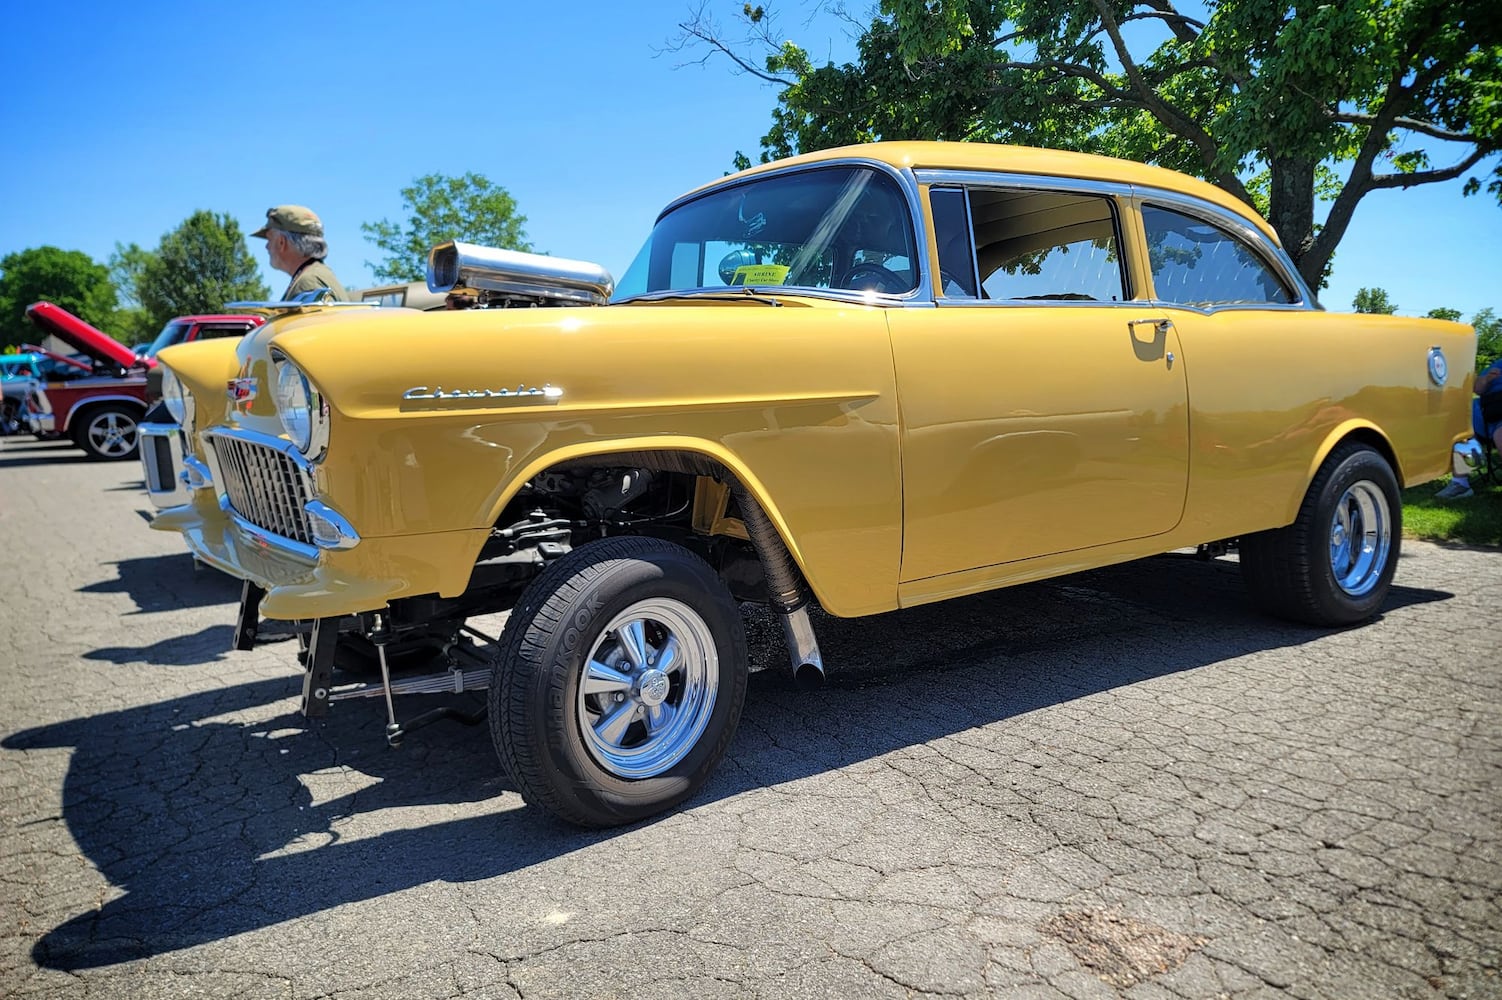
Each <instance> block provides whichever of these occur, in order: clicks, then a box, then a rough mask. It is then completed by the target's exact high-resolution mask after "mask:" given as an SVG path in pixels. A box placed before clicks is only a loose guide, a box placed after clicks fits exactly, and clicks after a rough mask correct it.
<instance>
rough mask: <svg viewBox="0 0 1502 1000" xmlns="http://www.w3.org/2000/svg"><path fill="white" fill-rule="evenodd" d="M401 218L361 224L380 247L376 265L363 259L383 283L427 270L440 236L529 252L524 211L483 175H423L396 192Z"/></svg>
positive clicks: (408, 278)
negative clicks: (403, 213)
mask: <svg viewBox="0 0 1502 1000" xmlns="http://www.w3.org/2000/svg"><path fill="white" fill-rule="evenodd" d="M401 195H402V203H403V205H405V206H406V209H407V221H406V223H405V224H398V223H395V222H392V221H390V220H389V219H381V220H380V221H379V222H365V223H361V225H360V231H361V232H363V233H364V234H365V238H366V239H367V240H369V241H370V242H372V243H374V244H375V245H376V246H377V247H379V248H380V249H381V250H383V251H385V254H386V257H385V259H384V260H382V261H381V262H380V263H378V264H374V263H371V262H370V261H366V262H365V263H366V264H367V265H368V266H369V267H370V268H371V272H372V273H373V274H374V275H375V276H376V277H377V278H378V279H381V280H383V281H417V280H418V279H420V278H421V277H422V276H423V274H424V273H425V272H426V270H427V266H428V251H429V250H431V249H432V248H433V247H434V246H436V245H437V244H439V243H443V242H445V241H446V240H463V241H465V242H467V243H479V244H482V245H484V246H491V247H503V248H505V249H508V250H521V251H524V252H530V251H531V250H532V244H531V243H528V242H527V233H526V230H525V229H524V226H525V225H526V222H527V217H526V216H525V215H518V214H517V212H516V201H515V199H513V198H512V197H511V195H510V194H508V193H507V192H506V189H505V188H503V187H501V186H500V185H498V184H493V183H491V181H490V180H489V179H488V178H487V177H485V176H484V175H483V174H476V173H467V174H465V175H464V176H463V177H447V176H445V175H443V174H428V175H426V176H424V177H419V178H417V179H416V180H414V181H413V182H412V185H411V186H410V187H404V188H402V191H401Z"/></svg>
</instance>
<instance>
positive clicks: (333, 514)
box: [303, 500, 360, 549]
mask: <svg viewBox="0 0 1502 1000" xmlns="http://www.w3.org/2000/svg"><path fill="white" fill-rule="evenodd" d="M303 510H305V511H307V512H308V514H309V516H311V517H316V518H318V519H319V520H321V521H325V522H327V523H328V525H329V526H330V527H331V528H333V529H334V532H335V533H336V534H337V535H338V536H339V538H338V540H337V541H335V542H333V543H331V544H328V545H325V544H324V543H323V541H322V540H320V539H319V537H318V533H317V532H316V531H315V532H314V533H313V544H315V545H317V546H318V547H319V548H320V549H352V548H354V547H355V546H356V545H359V544H360V533H359V532H358V531H356V530H355V528H354V525H352V524H350V523H349V521H348V520H346V519H345V517H344V515H343V514H341V513H339V512H338V511H337V510H335V509H334V508H332V507H330V506H329V505H328V504H326V503H324V502H323V501H322V500H309V501H308V502H307V503H305V504H303Z"/></svg>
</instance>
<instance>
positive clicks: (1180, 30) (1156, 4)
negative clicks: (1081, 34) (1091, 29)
mask: <svg viewBox="0 0 1502 1000" xmlns="http://www.w3.org/2000/svg"><path fill="white" fill-rule="evenodd" d="M1146 3H1147V6H1149V7H1151V8H1152V10H1151V11H1137V12H1136V13H1132V14H1128V15H1127V16H1126V17H1124V18H1122V19H1121V23H1122V24H1126V23H1127V22H1128V21H1141V20H1143V19H1144V18H1153V19H1154V20H1158V21H1162V22H1163V23H1164V24H1166V25H1168V27H1169V29H1170V30H1171V31H1173V34H1174V37H1175V38H1177V39H1178V40H1179V41H1181V42H1192V41H1194V40H1195V39H1196V38H1198V37H1199V33H1200V32H1201V31H1204V30H1205V22H1204V21H1197V20H1195V19H1194V18H1192V17H1187V16H1185V15H1183V14H1180V13H1179V12H1178V11H1176V10H1174V9H1173V4H1172V3H1171V2H1170V0H1146Z"/></svg>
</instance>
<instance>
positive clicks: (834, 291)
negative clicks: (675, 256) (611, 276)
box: [614, 156, 934, 306]
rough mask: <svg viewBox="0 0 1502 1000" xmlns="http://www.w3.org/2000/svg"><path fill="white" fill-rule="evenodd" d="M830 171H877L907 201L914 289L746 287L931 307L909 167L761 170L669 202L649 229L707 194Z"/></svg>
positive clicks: (859, 161) (870, 162)
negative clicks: (899, 291) (896, 291)
mask: <svg viewBox="0 0 1502 1000" xmlns="http://www.w3.org/2000/svg"><path fill="white" fill-rule="evenodd" d="M831 167H868V168H870V169H872V170H875V171H877V172H878V173H883V174H886V175H887V176H888V177H890V178H892V179H893V180H895V181H896V182H897V187H898V189H899V190H900V191H901V192H902V196H903V198H904V199H905V200H906V201H907V222H908V230H909V231H910V232H911V233H912V235H913V271H914V273H915V274H916V275H917V278H918V286H917V287H916V288H914V289H913V290H912V291H908V292H903V293H902V294H901V295H888V294H883V293H879V292H878V293H868V292H860V291H855V290H853V289H849V288H802V287H792V288H788V287H787V286H783V285H750V286H746V287H748V288H749V289H751V290H753V291H756V292H759V293H761V294H763V295H777V294H783V295H792V294H796V295H808V296H810V297H813V298H830V299H835V300H837V301H842V302H850V301H853V302H859V303H863V304H866V305H901V306H906V305H917V306H925V305H926V306H932V305H933V300H934V290H933V279H932V277H931V276H930V275H929V273H928V257H929V246H928V232H927V230H926V228H925V227H924V226H923V225H922V223H923V219H924V214H923V202H922V200H921V199H920V198H919V196H918V184H919V181H918V180H917V175H916V174H915V173H914V171H913V169H912V168H911V167H894V166H893V165H892V164H890V163H887V162H886V161H885V160H876V159H871V158H869V157H864V156H842V157H839V158H837V159H830V160H820V161H818V162H817V163H798V164H794V165H791V166H785V167H778V168H776V169H773V170H764V171H761V172H760V173H757V174H753V175H752V176H750V177H738V178H736V179H735V180H733V181H731V180H730V179H729V178H726V181H728V183H725V182H721V183H717V184H713V185H710V186H709V187H705V188H700V189H699V190H697V191H691V192H689V193H688V194H685V195H679V196H678V197H677V198H674V199H673V200H672V201H670V202H668V204H667V207H666V208H664V209H663V210H662V211H661V212H658V213H657V218H655V219H653V220H652V227H653V229H656V228H657V224H658V223H660V222H661V221H662V220H663V217H664V216H666V215H667V214H668V213H670V212H672V211H673V210H674V209H676V208H678V207H679V206H681V205H686V204H688V203H689V202H691V201H698V200H699V199H700V198H704V197H707V196H709V195H711V194H718V193H719V192H721V191H725V190H729V189H731V188H736V187H740V186H741V185H742V184H754V183H756V182H758V181H763V180H766V179H767V178H769V177H782V176H784V175H787V174H802V173H808V172H809V171H813V170H828V169H829V168H831ZM726 287H727V286H724V285H721V286H718V288H711V287H705V288H689V289H678V290H677V292H678V294H689V295H691V294H693V293H694V292H698V291H721V292H723V291H724V290H725V288H726ZM643 294H644V295H650V294H652V293H650V292H645V293H643ZM639 297H640V296H632V297H631V298H626V299H617V300H615V303H614V304H619V303H622V302H631V301H634V300H635V299H637V298H639ZM873 300H874V301H873Z"/></svg>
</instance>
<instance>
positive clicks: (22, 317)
mask: <svg viewBox="0 0 1502 1000" xmlns="http://www.w3.org/2000/svg"><path fill="white" fill-rule="evenodd" d="M42 300H46V301H48V302H52V303H55V304H57V305H60V306H62V307H63V308H64V309H66V310H68V311H69V312H70V313H73V314H74V315H75V316H78V317H79V318H80V319H84V320H87V321H88V322H90V323H92V324H94V325H95V326H100V327H104V328H106V329H108V328H109V326H110V319H111V317H112V316H113V315H114V312H115V286H114V285H113V284H111V282H110V275H109V269H108V268H106V267H105V266H104V265H103V264H99V263H96V262H95V261H94V260H93V259H92V258H91V257H89V255H88V254H86V253H83V252H81V251H78V250H59V249H58V248H57V247H32V248H30V249H28V250H18V251H16V252H15V253H12V254H8V255H6V257H5V258H4V259H0V343H4V344H19V343H23V342H27V341H31V342H35V341H36V340H38V339H39V335H38V332H37V329H36V327H34V326H32V325H31V323H30V321H28V320H27V319H26V307H27V306H29V305H31V304H32V303H33V302H39V301H42Z"/></svg>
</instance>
